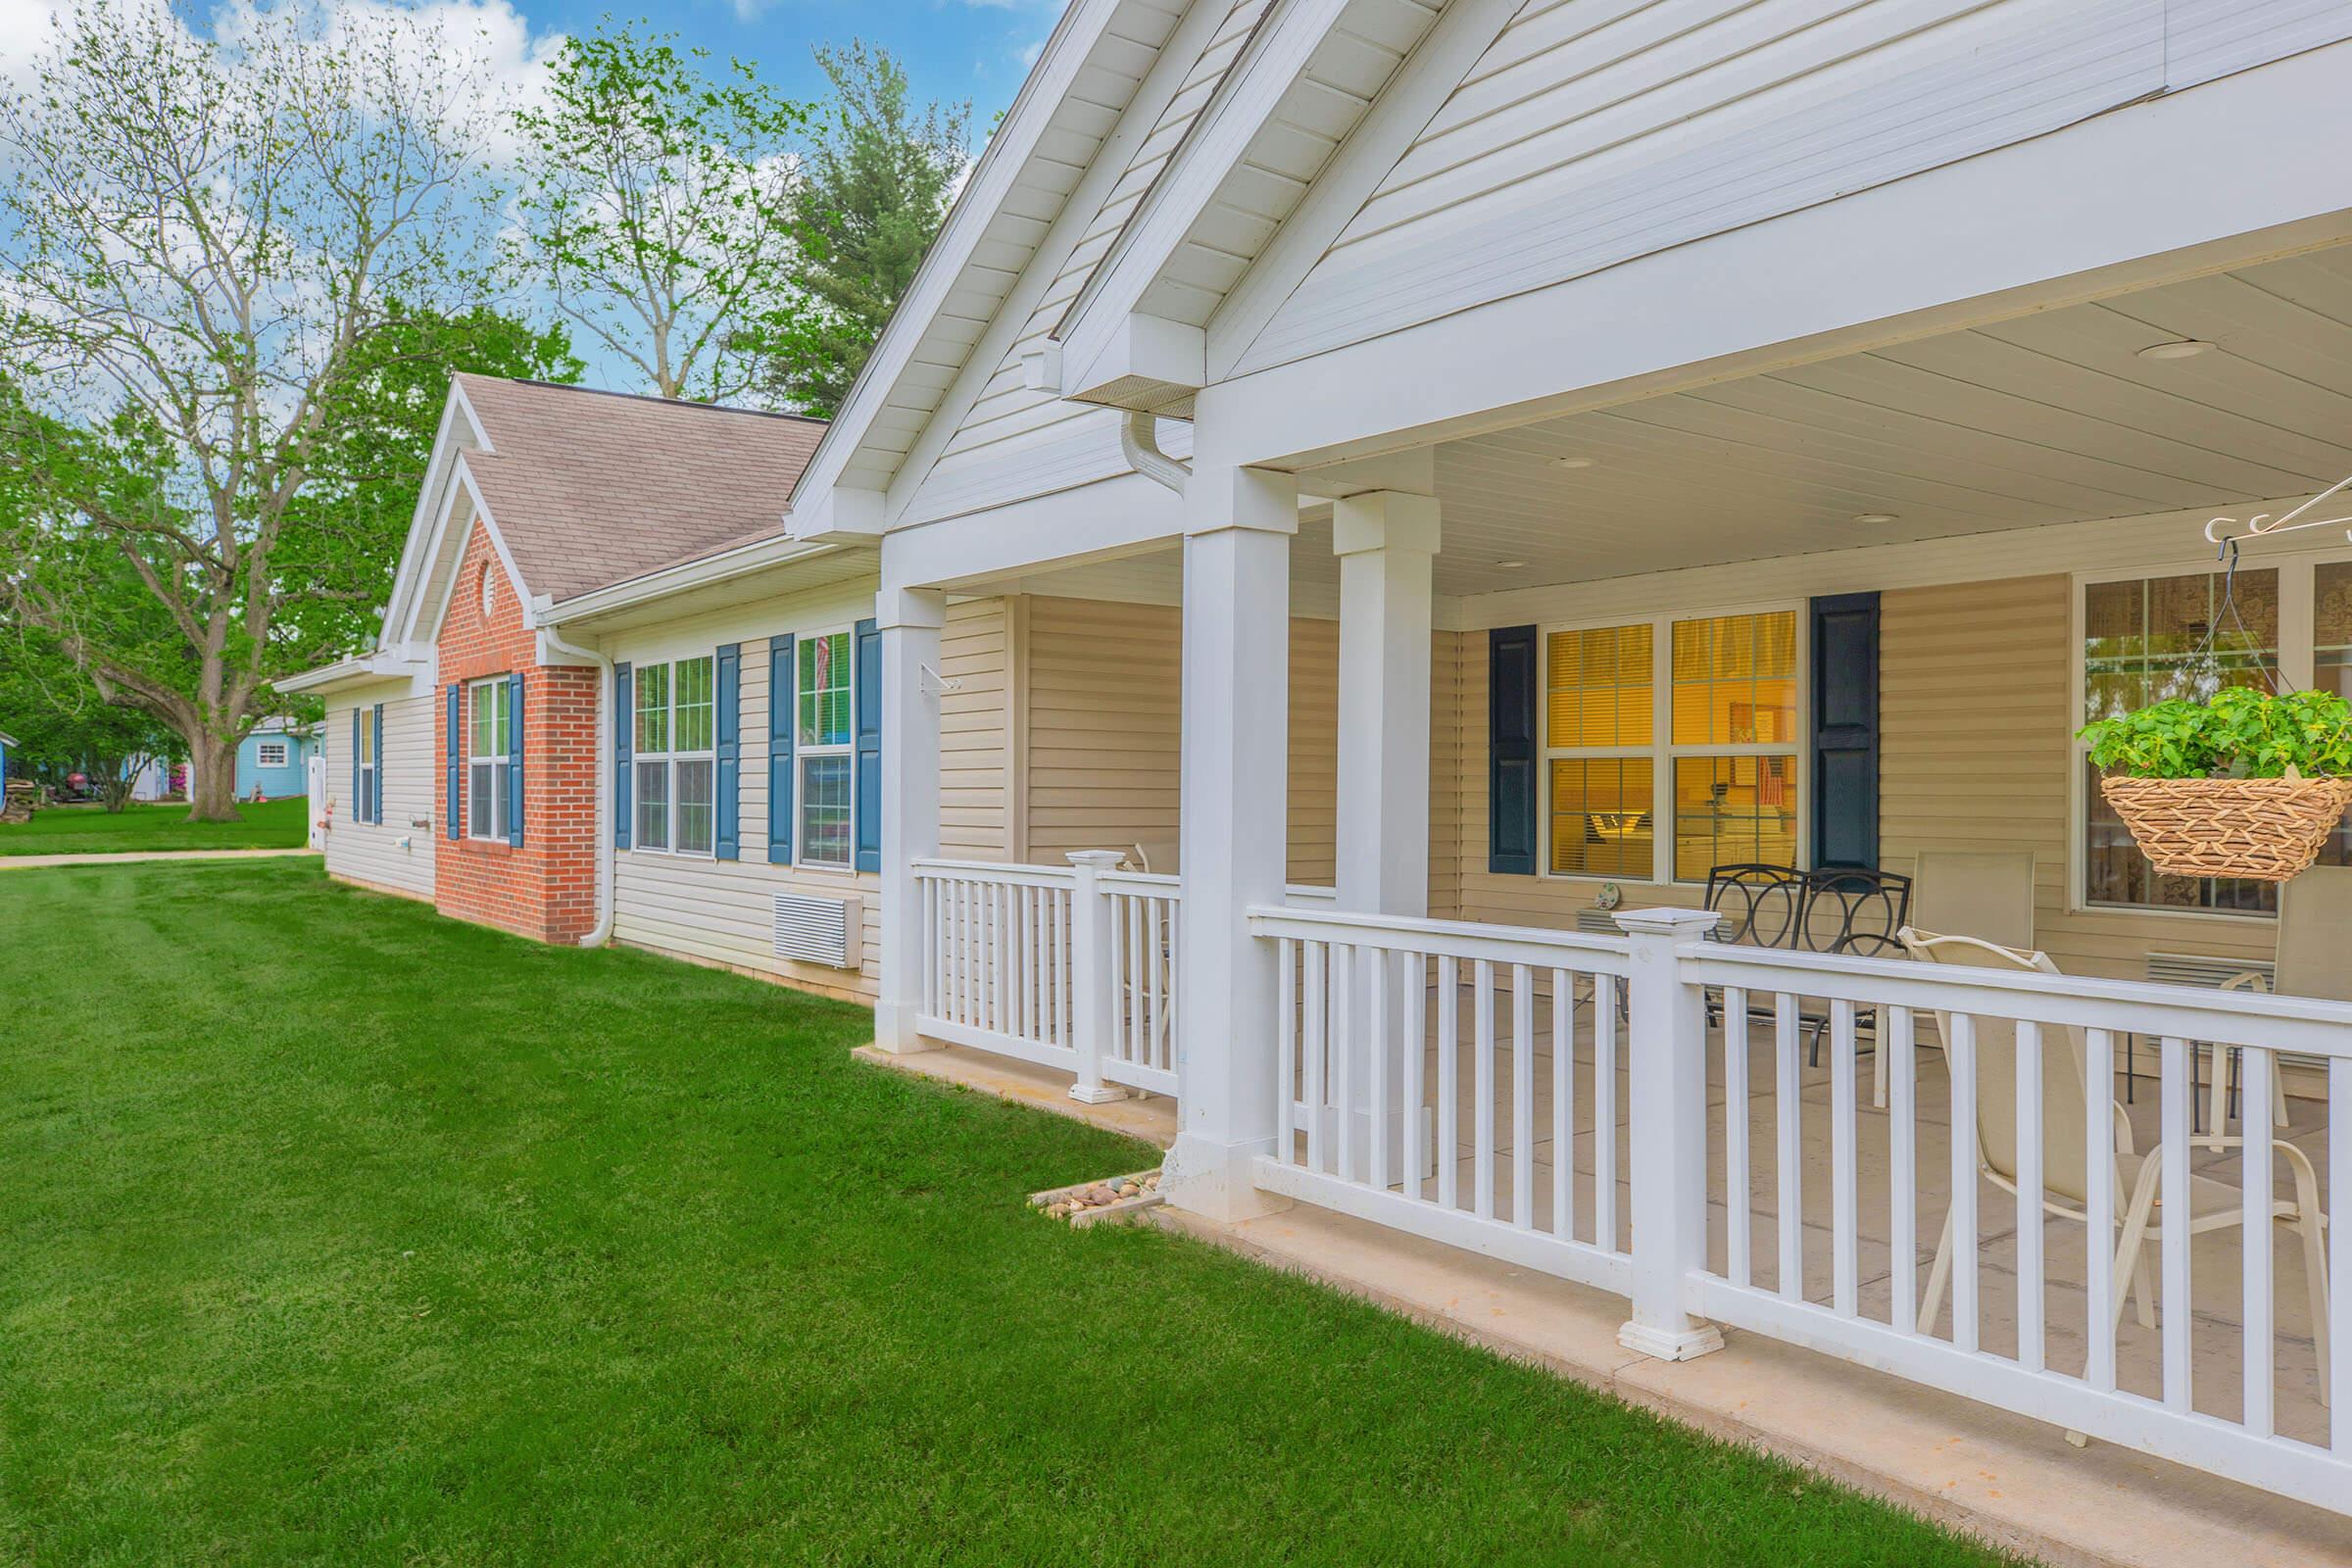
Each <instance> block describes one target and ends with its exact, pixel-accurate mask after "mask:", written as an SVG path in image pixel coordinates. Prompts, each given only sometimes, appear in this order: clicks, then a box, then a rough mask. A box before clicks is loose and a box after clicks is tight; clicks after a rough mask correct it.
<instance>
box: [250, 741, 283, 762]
mask: <svg viewBox="0 0 2352 1568" xmlns="http://www.w3.org/2000/svg"><path fill="white" fill-rule="evenodd" d="M253 762H254V765H255V766H256V767H283V766H285V765H286V743H285V742H284V741H264V742H262V743H261V744H260V745H259V746H256V747H255V748H254V756H253Z"/></svg>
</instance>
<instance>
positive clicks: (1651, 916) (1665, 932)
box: [1614, 908, 1723, 937]
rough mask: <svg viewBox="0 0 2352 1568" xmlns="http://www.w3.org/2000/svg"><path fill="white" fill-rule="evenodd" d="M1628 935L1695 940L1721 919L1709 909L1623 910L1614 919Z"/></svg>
mask: <svg viewBox="0 0 2352 1568" xmlns="http://www.w3.org/2000/svg"><path fill="white" fill-rule="evenodd" d="M1614 918H1615V920H1616V921H1617V929H1618V930H1620V931H1623V932H1625V933H1626V934H1627V935H1628V936H1644V937H1645V936H1661V937H1695V936H1703V935H1705V934H1706V933H1707V932H1709V931H1712V930H1714V929H1715V925H1716V922H1718V921H1719V920H1721V919H1722V918H1723V916H1722V915H1721V914H1719V913H1717V912H1716V911H1715V910H1713V909H1682V908H1659V909H1626V910H1623V911H1621V912H1619V913H1618V914H1617V915H1615V916H1614Z"/></svg>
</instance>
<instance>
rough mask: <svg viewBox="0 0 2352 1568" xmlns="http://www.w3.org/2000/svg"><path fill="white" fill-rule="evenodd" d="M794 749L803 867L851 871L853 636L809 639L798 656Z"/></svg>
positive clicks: (831, 634) (854, 788) (839, 633)
mask: <svg viewBox="0 0 2352 1568" xmlns="http://www.w3.org/2000/svg"><path fill="white" fill-rule="evenodd" d="M793 658H794V661H795V663H796V670H795V674H796V679H795V682H794V685H795V687H796V688H797V690H796V691H795V693H794V704H795V712H796V717H795V720H794V725H793V729H794V735H793V743H794V744H793V750H794V756H795V758H796V759H797V764H798V767H799V770H800V779H799V784H800V790H799V794H800V802H799V810H800V833H799V839H798V845H799V852H800V859H801V863H802V864H804V865H818V866H827V867H830V868H832V869H835V870H841V871H846V870H848V869H850V866H851V863H852V859H853V856H854V854H855V845H854V844H853V842H852V839H853V833H852V823H851V818H852V815H853V812H854V809H855V804H856V798H857V783H856V778H855V771H856V758H855V756H854V755H853V752H852V746H853V743H854V742H855V740H856V738H857V737H856V734H855V732H854V728H853V710H852V708H851V704H850V634H849V633H848V632H846V631H836V632H824V633H820V634H818V635H816V636H813V637H803V638H802V639H801V640H800V642H799V644H798V645H797V647H796V649H795V651H794V655H793Z"/></svg>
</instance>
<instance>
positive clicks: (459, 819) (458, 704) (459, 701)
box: [449, 681, 466, 839]
mask: <svg viewBox="0 0 2352 1568" xmlns="http://www.w3.org/2000/svg"><path fill="white" fill-rule="evenodd" d="M465 691H466V688H464V687H463V686H460V685H458V684H457V683H455V682H454V681H453V682H452V683H451V684H450V688H449V836H450V837H451V838H453V839H454V838H456V837H458V836H459V834H460V833H461V832H462V831H463V830H464V823H465V821H466V797H465V793H464V789H463V785H464V783H465V770H464V769H463V768H462V767H461V766H460V765H459V761H458V760H459V758H461V757H463V756H464V755H465V754H464V753H463V752H462V751H460V750H459V747H460V745H461V742H460V740H459V737H458V726H459V725H460V724H461V723H462V722H463V721H464V713H463V711H462V705H463V703H464V700H465Z"/></svg>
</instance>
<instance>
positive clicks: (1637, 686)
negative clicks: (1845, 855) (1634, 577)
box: [1544, 610, 1798, 882]
mask: <svg viewBox="0 0 2352 1568" xmlns="http://www.w3.org/2000/svg"><path fill="white" fill-rule="evenodd" d="M1796 658H1797V653H1796V613H1795V612H1794V611H1792V610H1782V611H1767V612H1762V613H1749V614H1738V615H1713V616H1706V617H1699V618H1693V619H1687V620H1676V621H1671V622H1667V623H1665V624H1663V625H1660V624H1658V623H1654V622H1650V621H1636V622H1630V623H1627V624H1624V625H1618V626H1599V627H1589V628H1582V629H1577V630H1564V631H1555V632H1552V633H1550V634H1549V635H1548V636H1547V637H1546V639H1545V643H1544V758H1545V769H1544V771H1545V782H1546V787H1547V788H1548V790H1549V792H1550V809H1549V828H1550V850H1549V856H1548V864H1549V866H1550V869H1551V872H1552V873H1553V874H1554V875H1560V876H1605V877H1624V878H1629V879H1633V880H1638V881H1661V880H1673V881H1681V882H1696V881H1704V880H1705V878H1706V875H1707V871H1708V868H1709V867H1711V866H1715V865H1721V864H1726V863H1729V862H1733V861H1740V860H1766V861H1771V862H1773V863H1775V864H1780V865H1793V864H1794V863H1796V858H1797V848H1798V846H1797V786H1796V780H1797V752H1796V739H1797V704H1796V682H1797V666H1796ZM1661 715H1663V716H1664V719H1665V722H1664V723H1663V725H1661V723H1660V721H1659V720H1660V716H1661ZM1660 821H1665V822H1668V823H1671V824H1672V837H1671V850H1670V852H1669V858H1670V863H1669V864H1667V865H1666V866H1664V867H1661V866H1660V864H1659V856H1658V834H1657V824H1658V823H1659V822H1660Z"/></svg>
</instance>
